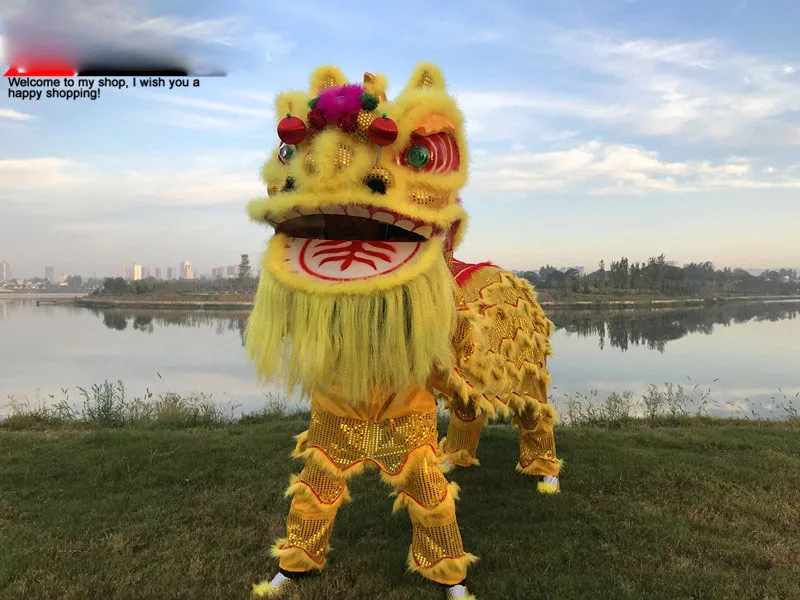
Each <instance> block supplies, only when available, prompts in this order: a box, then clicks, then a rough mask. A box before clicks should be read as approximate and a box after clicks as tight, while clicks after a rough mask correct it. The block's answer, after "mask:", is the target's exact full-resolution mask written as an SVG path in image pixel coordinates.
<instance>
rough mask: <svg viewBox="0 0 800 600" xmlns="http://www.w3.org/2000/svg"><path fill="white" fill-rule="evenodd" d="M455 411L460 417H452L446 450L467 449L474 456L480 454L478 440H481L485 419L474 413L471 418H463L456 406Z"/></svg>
mask: <svg viewBox="0 0 800 600" xmlns="http://www.w3.org/2000/svg"><path fill="white" fill-rule="evenodd" d="M453 412H454V413H456V415H457V416H458V418H453V417H452V416H451V417H450V424H449V425H448V426H447V440H446V441H445V448H444V451H445V452H457V451H459V450H466V451H467V453H468V454H469V455H470V456H471V457H472V458H475V457H476V456H477V454H478V442H480V441H481V429H483V423H484V420H485V419H484V418H475V416H474V415H473V417H472V418H471V419H463V418H462V417H461V416H460V415H459V414H458V413H459V410H458V408H455V409H454V410H453Z"/></svg>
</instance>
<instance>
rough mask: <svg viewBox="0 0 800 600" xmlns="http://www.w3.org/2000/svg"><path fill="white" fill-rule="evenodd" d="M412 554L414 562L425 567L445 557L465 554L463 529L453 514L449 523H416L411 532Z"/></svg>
mask: <svg viewBox="0 0 800 600" xmlns="http://www.w3.org/2000/svg"><path fill="white" fill-rule="evenodd" d="M411 554H412V556H413V557H414V562H416V563H417V565H418V566H419V567H421V568H423V569H429V568H430V567H433V566H434V565H436V564H437V563H438V562H440V561H441V560H442V559H445V558H460V557H462V556H463V555H464V545H463V542H462V541H461V531H459V529H458V523H456V521H455V514H454V515H453V522H452V523H450V524H449V525H441V526H437V527H425V526H423V525H420V524H418V523H414V529H413V532H412V534H411Z"/></svg>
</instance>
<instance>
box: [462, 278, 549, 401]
mask: <svg viewBox="0 0 800 600" xmlns="http://www.w3.org/2000/svg"><path fill="white" fill-rule="evenodd" d="M461 290H462V292H463V294H464V298H465V300H466V302H467V306H469V308H470V309H471V310H473V311H474V312H475V313H477V314H478V315H479V316H480V318H481V320H482V322H483V324H484V327H485V329H484V331H485V335H486V339H485V348H482V349H481V351H482V352H484V353H492V354H494V355H497V356H498V357H502V359H503V363H504V365H505V367H504V369H503V371H504V372H503V373H500V374H497V375H499V376H493V377H491V378H488V379H487V380H485V381H482V382H479V381H478V379H477V378H475V377H472V378H471V377H470V373H469V365H463V370H464V371H465V375H466V377H467V379H468V380H470V382H471V383H473V384H478V383H479V384H480V390H481V392H482V393H483V394H484V396H486V397H487V398H490V399H493V400H499V401H500V402H502V403H504V404H507V403H508V402H509V400H510V399H512V395H516V396H519V397H525V396H529V397H530V398H531V399H536V400H538V401H539V402H547V386H548V384H549V382H550V377H549V374H548V373H547V368H546V360H547V356H548V355H549V354H551V349H550V343H549V340H548V338H549V335H550V332H551V330H552V323H550V322H549V320H548V319H547V317H546V316H545V314H544V311H543V310H542V309H541V307H540V306H539V304H538V302H537V301H536V298H535V296H534V295H533V293H532V291H531V290H530V289H529V288H528V286H527V285H526V284H525V283H524V282H522V280H520V279H519V278H517V277H516V276H514V275H512V274H510V273H506V272H504V271H502V270H499V269H497V268H496V267H483V268H480V269H478V270H477V271H476V272H474V273H473V274H472V275H471V277H470V278H469V279H467V280H466V281H465V282H464V283H463V285H461ZM473 379H474V381H473Z"/></svg>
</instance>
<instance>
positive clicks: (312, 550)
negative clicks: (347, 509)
mask: <svg viewBox="0 0 800 600" xmlns="http://www.w3.org/2000/svg"><path fill="white" fill-rule="evenodd" d="M333 523H334V520H333V519H309V518H306V517H305V516H304V515H300V514H298V513H297V512H295V511H293V510H290V511H289V518H288V519H287V521H286V544H284V546H283V548H288V547H292V546H294V547H297V548H302V549H303V550H305V551H306V553H307V554H308V555H309V556H310V557H311V558H312V559H313V560H314V561H316V562H318V563H323V562H325V555H326V554H327V553H328V544H329V542H330V538H331V532H332V531H333Z"/></svg>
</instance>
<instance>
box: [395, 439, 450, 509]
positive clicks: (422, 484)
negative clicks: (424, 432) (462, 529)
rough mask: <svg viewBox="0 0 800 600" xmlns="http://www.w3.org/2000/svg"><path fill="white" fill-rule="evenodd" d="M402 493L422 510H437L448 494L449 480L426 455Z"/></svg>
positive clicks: (402, 489)
mask: <svg viewBox="0 0 800 600" xmlns="http://www.w3.org/2000/svg"><path fill="white" fill-rule="evenodd" d="M400 492H401V493H405V494H408V495H409V496H410V497H411V498H412V499H414V500H415V501H416V502H417V504H419V505H420V506H421V507H422V508H426V509H432V508H436V507H437V506H438V505H439V504H440V503H441V502H442V500H444V498H445V496H446V494H447V479H445V477H444V475H442V471H441V469H440V468H439V465H438V463H436V462H435V461H434V460H433V458H432V457H431V456H428V455H426V456H425V457H424V458H422V459H420V460H419V461H418V462H417V464H416V468H415V469H414V471H413V472H412V473H411V475H410V476H409V478H408V479H407V480H406V482H405V483H404V484H403V486H402V488H401V489H400ZM454 518H455V515H454Z"/></svg>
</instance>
